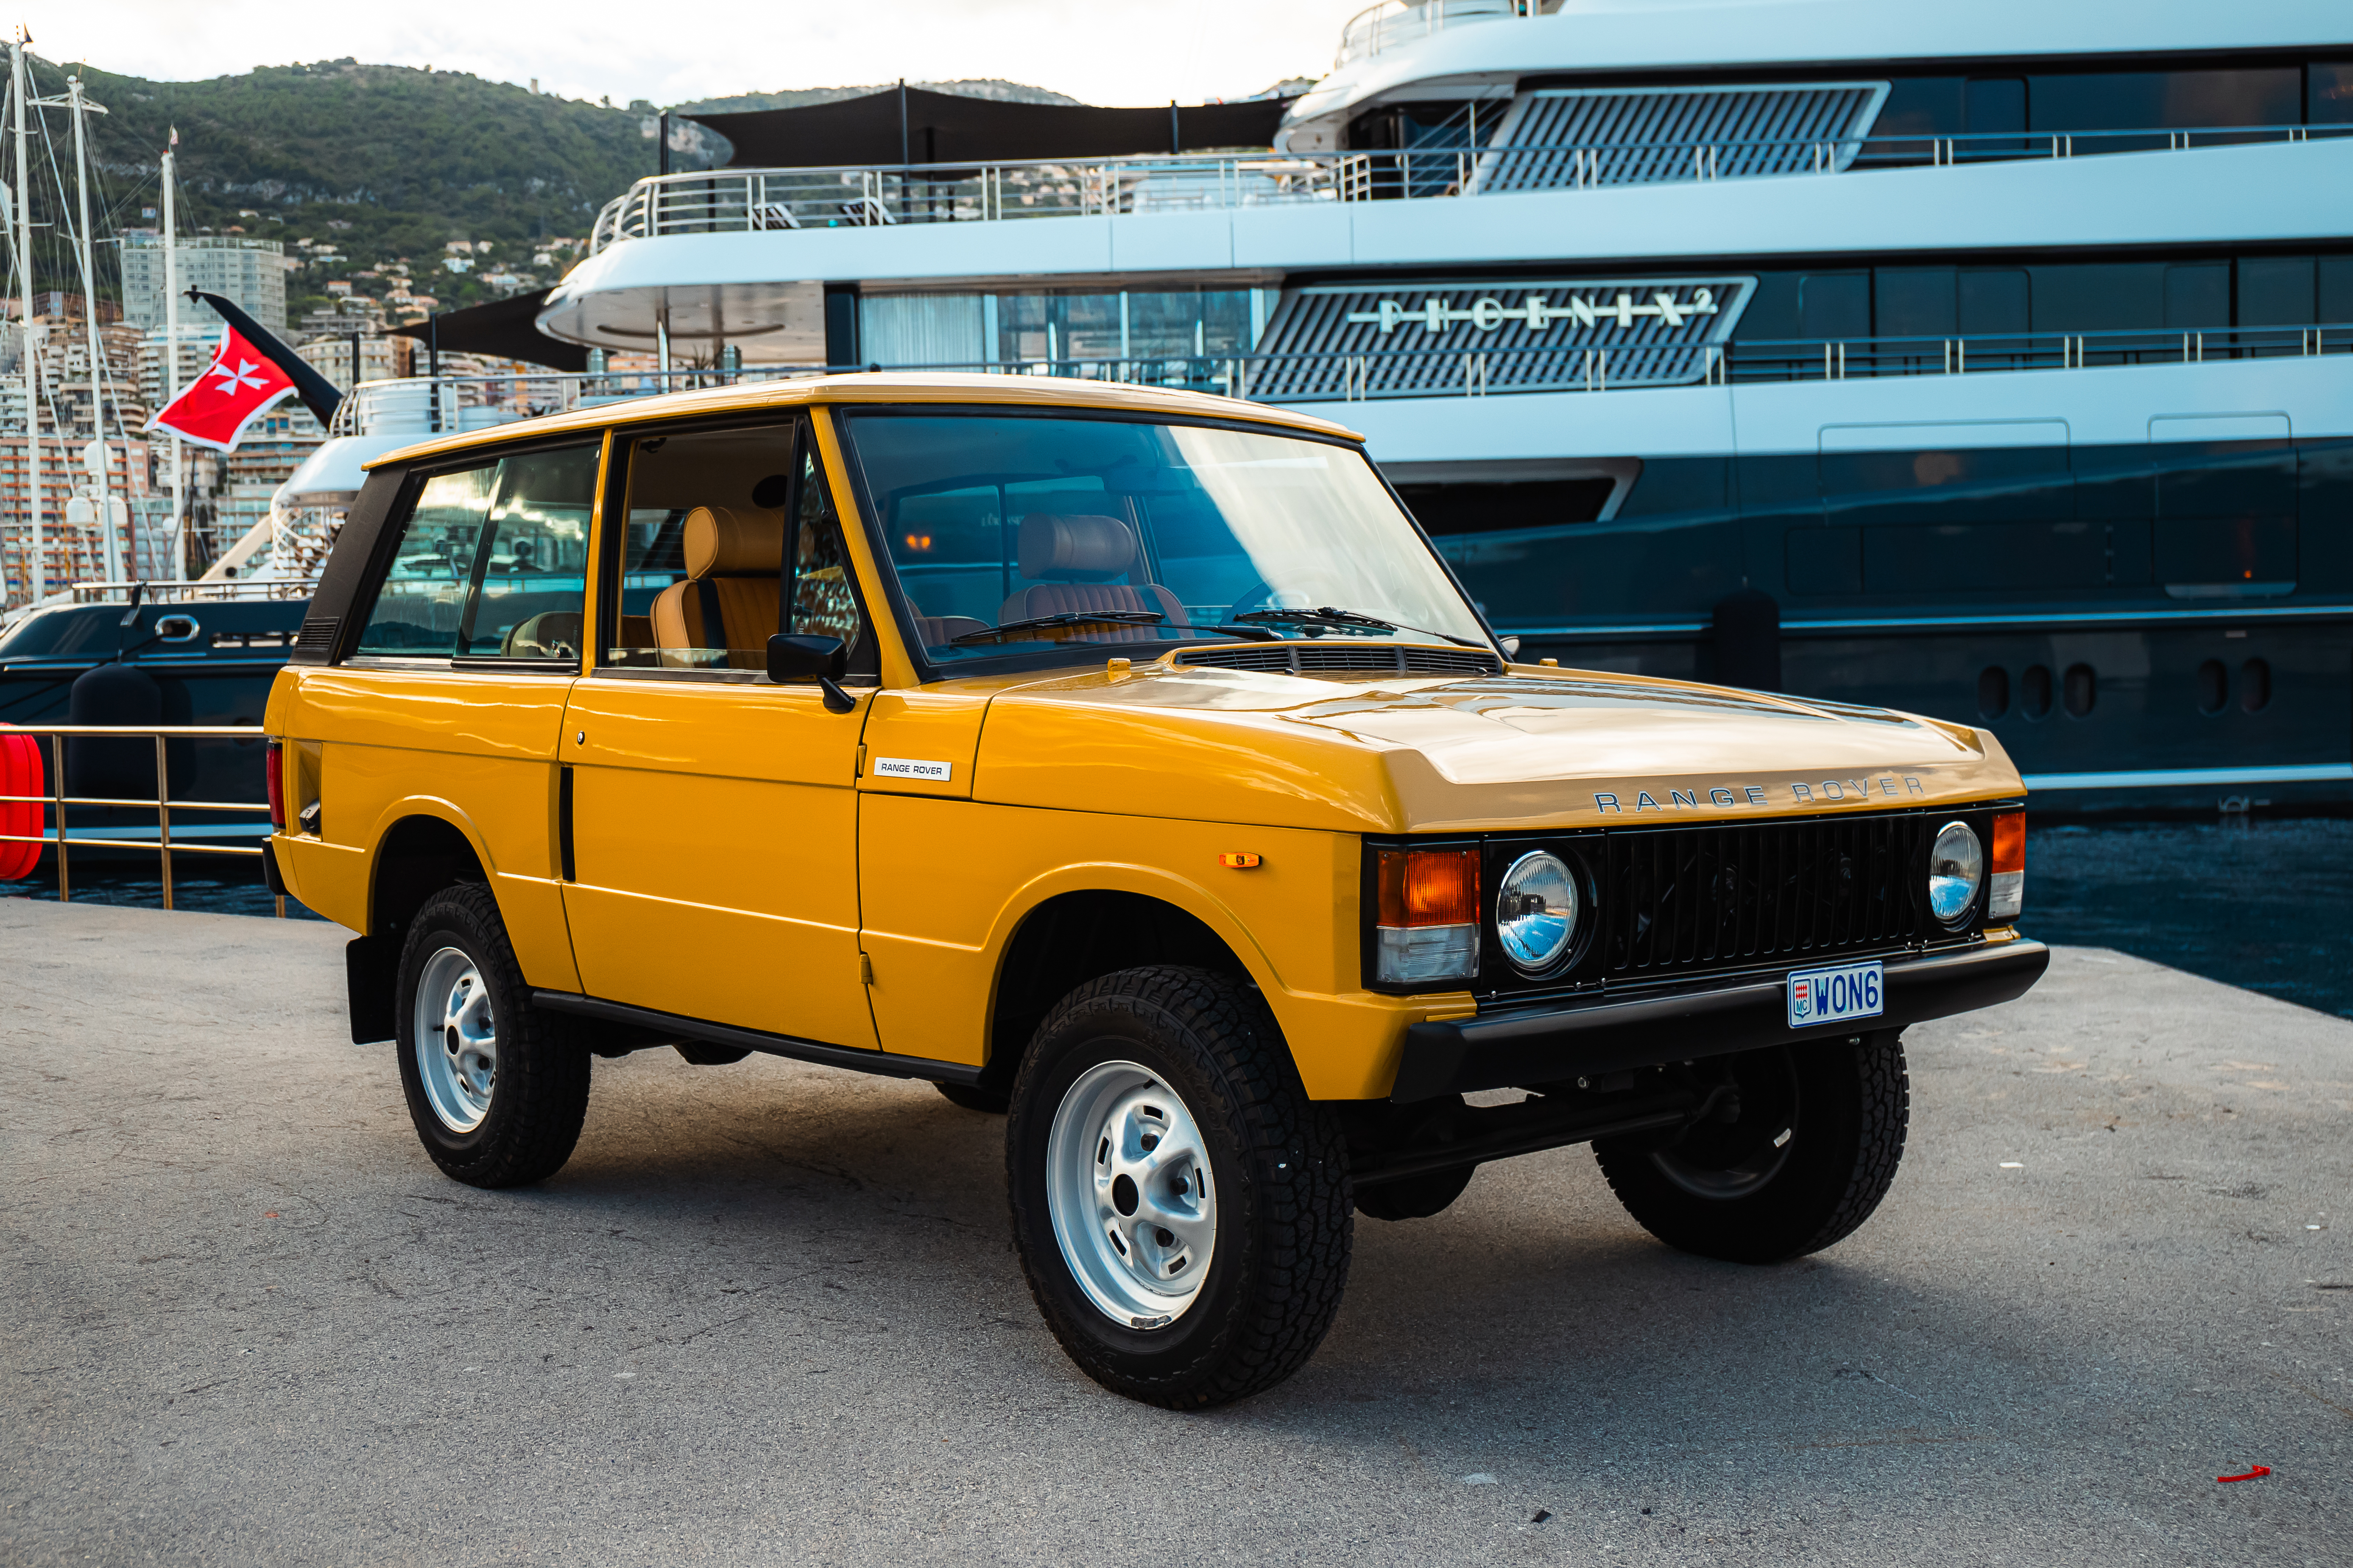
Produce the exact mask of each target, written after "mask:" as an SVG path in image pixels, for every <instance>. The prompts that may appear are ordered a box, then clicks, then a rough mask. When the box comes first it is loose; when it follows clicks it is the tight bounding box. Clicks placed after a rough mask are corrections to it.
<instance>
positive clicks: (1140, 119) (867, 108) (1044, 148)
mask: <svg viewBox="0 0 2353 1568" xmlns="http://www.w3.org/2000/svg"><path fill="white" fill-rule="evenodd" d="M1292 101H1293V100H1290V99H1287V98H1268V99H1257V100H1251V101H1250V102H1248V103H1198V104H1192V105H1187V106H1184V107H1179V106H1177V105H1176V104H1170V105H1169V106H1168V107H1166V108H1165V109H1096V108H1093V107H1092V106H1090V105H1087V104H1081V103H1008V102H1007V101H1005V100H1001V99H994V98H965V97H961V96H959V95H958V94H955V93H949V92H926V91H925V90H923V89H922V88H914V87H910V88H903V89H902V88H893V89H889V90H887V91H883V92H870V93H868V94H867V95H866V96H865V97H863V98H849V99H843V100H840V101H839V102H835V103H812V104H807V105H804V106H803V107H801V108H798V109H762V110H752V111H750V112H747V113H743V114H694V115H688V116H685V118H687V119H691V120H693V121H696V122H697V123H699V124H702V125H707V126H709V127H710V128H711V129H712V130H713V131H716V132H719V134H721V135H722V136H724V137H726V138H727V140H728V142H730V143H732V144H733V147H734V149H735V153H734V156H733V157H732V158H730V159H729V160H728V161H727V167H729V168H731V169H747V168H770V169H779V168H781V169H827V168H834V167H839V166H842V165H867V164H877V163H902V162H904V163H958V164H968V163H1022V162H1027V161H1030V160H1036V159H1052V158H1116V157H1122V156H1124V155H1127V154H1130V153H1181V152H1183V151H1185V150H1186V149H1187V148H1192V149H1195V150H1197V151H1198V150H1204V149H1209V148H1222V147H1267V146H1271V145H1272V144H1273V142H1274V132H1275V128H1276V127H1277V126H1279V125H1281V124H1282V114H1283V110H1287V109H1289V108H1290V107H1291V104H1292Z"/></svg>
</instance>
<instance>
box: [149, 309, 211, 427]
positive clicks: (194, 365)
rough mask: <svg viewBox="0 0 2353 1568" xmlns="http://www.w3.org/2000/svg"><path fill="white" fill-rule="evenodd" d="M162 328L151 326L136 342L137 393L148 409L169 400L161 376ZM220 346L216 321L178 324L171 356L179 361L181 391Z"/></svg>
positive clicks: (198, 374)
mask: <svg viewBox="0 0 2353 1568" xmlns="http://www.w3.org/2000/svg"><path fill="white" fill-rule="evenodd" d="M164 342H165V339H164V328H162V327H151V328H149V329H148V331H147V333H146V336H145V337H144V338H143V339H142V341H141V342H140V344H139V395H140V396H141V397H142V399H144V400H145V402H146V404H147V406H148V407H150V408H161V407H163V406H164V405H165V404H166V403H169V402H170V401H171V400H172V388H171V384H170V382H169V381H168V380H167V378H166V377H165V376H164ZM219 346H220V327H219V326H218V325H217V324H205V323H195V324H191V323H189V322H187V321H182V322H181V323H180V337H179V343H178V352H177V353H175V354H174V356H172V357H174V358H176V359H177V360H178V361H179V362H180V380H179V385H180V387H181V389H182V390H183V391H185V390H186V389H187V387H188V385H189V384H191V383H193V382H194V381H195V379H196V377H198V376H200V375H202V374H204V372H205V367H206V365H208V364H210V363H212V358H213V351H214V350H215V349H216V348H218V347H219Z"/></svg>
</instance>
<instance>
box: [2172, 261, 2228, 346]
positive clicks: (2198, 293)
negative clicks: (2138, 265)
mask: <svg viewBox="0 0 2353 1568" xmlns="http://www.w3.org/2000/svg"><path fill="white" fill-rule="evenodd" d="M2165 324H2166V325H2167V326H2168V327H2169V328H2174V329H2177V330H2186V331H2213V330H2215V329H2217V328H2223V327H2228V326H2229V325H2230V324H2231V264H2230V263H2229V262H2227V261H2194V262H2189V263H2185V264H2182V265H2179V266H2174V267H2168V268H2166V269H2165Z"/></svg>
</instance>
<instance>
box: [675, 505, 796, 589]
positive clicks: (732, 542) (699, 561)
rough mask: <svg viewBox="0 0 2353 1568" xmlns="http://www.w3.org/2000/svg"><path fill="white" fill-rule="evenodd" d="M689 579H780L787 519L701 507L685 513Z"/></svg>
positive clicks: (735, 508)
mask: <svg viewBox="0 0 2353 1568" xmlns="http://www.w3.org/2000/svg"><path fill="white" fill-rule="evenodd" d="M682 543H683V544H684V547H685V554H686V574H687V575H688V576H690V577H779V576H782V575H783V574H784V570H785V520H784V519H783V518H781V517H778V516H776V514H775V513H773V512H759V511H749V510H744V508H741V507H732V506H699V507H696V508H695V509H694V510H692V511H691V512H688V513H687V514H686V529H685V538H684V539H683V541H682Z"/></svg>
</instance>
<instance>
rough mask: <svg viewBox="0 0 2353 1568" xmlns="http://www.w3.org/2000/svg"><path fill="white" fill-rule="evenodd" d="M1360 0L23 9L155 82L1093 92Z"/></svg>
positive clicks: (1318, 30) (1251, 78) (1201, 80)
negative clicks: (292, 75) (403, 70)
mask: <svg viewBox="0 0 2353 1568" xmlns="http://www.w3.org/2000/svg"><path fill="white" fill-rule="evenodd" d="M1363 3H1364V0H1281V3H1278V4H1274V5H1269V4H1267V3H1266V0H1193V3H1191V4H1187V5H1176V4H1172V3H1171V0H1155V3H1153V4H1145V3H1143V0H1113V3H1111V4H1100V3H1098V4H1082V3H1080V0H888V3H877V0H866V3H864V4H853V5H843V4H840V3H839V0H824V3H822V4H819V3H817V0H704V3H702V4H699V5H694V6H692V7H691V8H690V9H688V10H684V11H680V10H665V9H663V8H662V7H659V6H649V5H644V4H643V3H642V0H638V3H636V4H630V5H623V4H620V3H619V0H574V3H572V4H570V5H565V6H564V7H562V8H561V9H560V10H557V9H554V8H551V7H550V6H548V5H546V4H544V0H538V3H534V4H530V5H524V4H519V3H517V0H482V3H480V4H476V5H465V6H456V7H448V8H439V7H437V8H434V12H435V14H431V15H427V14H421V13H419V12H418V11H417V10H415V9H413V8H412V9H404V8H401V7H395V6H383V5H376V6H320V7H303V6H288V5H284V4H283V0H268V3H264V0H211V3H208V4H206V5H198V6H191V5H186V4H185V0H98V3H94V4H92V3H87V0H85V3H80V4H69V5H63V6H60V7H58V8H57V9H56V10H54V11H50V12H48V13H47V15H43V14H41V13H39V12H36V13H34V14H33V15H32V16H30V17H29V22H30V25H31V26H32V29H33V39H34V42H33V47H34V50H35V52H37V53H38V54H39V55H41V56H43V57H44V58H47V59H51V60H57V61H60V62H66V63H72V62H75V61H79V60H83V59H87V60H88V61H89V62H90V64H91V65H93V66H95V67H98V68H100V69H103V70H109V71H116V72H121V73H123V74H125V75H131V76H145V77H153V78H158V79H166V80H185V79H195V78H203V77H212V76H226V75H235V74H237V73H240V72H243V71H247V70H249V69H251V68H254V67H255V66H259V65H286V64H290V63H292V62H294V61H296V60H322V59H339V58H344V57H346V56H349V57H352V58H358V59H361V60H365V61H369V62H371V63H381V64H390V65H406V66H426V65H430V66H433V67H434V68H437V69H440V70H457V71H468V72H471V73H472V74H474V75H477V76H482V77H488V78H491V79H494V80H500V81H509V82H513V83H516V84H518V85H521V84H523V83H526V82H528V81H530V80H531V79H533V78H534V77H536V78H538V79H539V82H540V87H541V89H542V90H543V91H547V92H558V93H562V94H564V95H565V97H568V98H586V99H595V98H598V97H607V96H609V97H610V98H611V99H612V100H613V101H614V102H616V103H627V102H628V101H629V100H631V99H638V98H643V99H650V100H653V101H655V102H657V103H676V102H681V101H684V100H690V99H696V98H711V97H719V96H723V95H725V94H728V93H736V92H758V91H776V90H778V89H786V88H797V87H832V86H844V85H852V84H859V83H868V82H885V81H891V80H893V79H897V78H899V77H905V78H907V79H910V80H934V81H939V80H950V79H955V78H959V77H1002V78H1006V79H1010V80H1013V81H1021V82H1029V83H1031V84H1033V85H1036V86H1039V87H1046V88H1051V89H1055V90H1056V91H1059V92H1065V93H1068V94H1070V95H1071V97H1073V98H1078V99H1082V100H1086V101H1088V102H1091V103H1106V104H1147V103H1165V102H1166V101H1167V100H1170V99H1172V98H1173V99H1176V100H1181V101H1184V102H1198V101H1200V100H1204V99H1208V98H1237V97H1241V96H1243V95H1245V94H1249V93H1252V92H1257V91H1261V90H1262V89H1265V88H1268V87H1271V86H1272V85H1273V84H1274V83H1275V82H1276V81H1279V80H1281V79H1283V78H1285V77H1292V76H1320V75H1322V74H1323V73H1324V71H1326V70H1328V69H1330V68H1331V63H1332V57H1333V54H1334V52H1335V49H1336V48H1337V47H1338V45H1339V39H1340V28H1341V26H1342V24H1343V23H1345V21H1346V20H1347V18H1348V16H1350V15H1351V14H1352V13H1354V12H1355V11H1356V10H1358V9H1360V8H1361V6H1362V5H1363Z"/></svg>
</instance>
